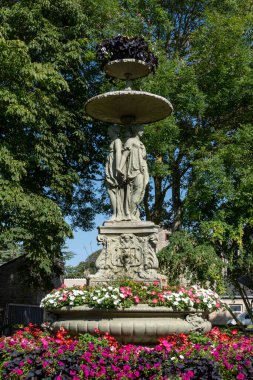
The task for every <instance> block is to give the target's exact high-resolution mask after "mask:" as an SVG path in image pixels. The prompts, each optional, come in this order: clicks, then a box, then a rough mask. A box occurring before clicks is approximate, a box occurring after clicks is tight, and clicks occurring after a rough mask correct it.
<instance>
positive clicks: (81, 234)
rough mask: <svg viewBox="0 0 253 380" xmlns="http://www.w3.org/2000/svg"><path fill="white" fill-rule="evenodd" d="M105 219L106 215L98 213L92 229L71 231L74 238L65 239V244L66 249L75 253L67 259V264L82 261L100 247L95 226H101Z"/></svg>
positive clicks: (75, 263)
mask: <svg viewBox="0 0 253 380" xmlns="http://www.w3.org/2000/svg"><path fill="white" fill-rule="evenodd" d="M106 219H108V216H105V215H103V214H99V215H97V216H96V219H95V223H96V228H95V229H94V230H92V231H83V230H80V229H77V230H76V231H74V232H73V233H74V239H68V240H67V241H66V246H67V247H68V250H70V251H72V252H73V253H75V256H74V257H73V259H71V260H68V261H67V263H66V264H67V265H77V264H78V263H80V261H84V260H85V259H86V258H87V256H89V255H90V254H91V253H92V252H94V251H96V250H97V249H98V248H102V246H101V245H98V244H97V235H98V229H97V227H98V226H101V225H102V224H103V222H104V221H105V220H106Z"/></svg>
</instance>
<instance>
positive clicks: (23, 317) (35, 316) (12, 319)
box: [3, 303, 43, 326]
mask: <svg viewBox="0 0 253 380" xmlns="http://www.w3.org/2000/svg"><path fill="white" fill-rule="evenodd" d="M42 322H43V309H41V308H40V307H39V306H38V305H23V304H15V303H9V304H7V305H6V307H5V312H4V321H3V325H4V326H12V325H16V324H22V325H27V324H28V323H36V324H41V323H42Z"/></svg>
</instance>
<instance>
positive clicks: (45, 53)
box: [0, 0, 117, 274]
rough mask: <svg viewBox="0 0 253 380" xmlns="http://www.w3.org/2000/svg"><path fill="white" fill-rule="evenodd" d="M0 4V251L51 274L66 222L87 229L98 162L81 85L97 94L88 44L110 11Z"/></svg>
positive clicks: (70, 1)
mask: <svg viewBox="0 0 253 380" xmlns="http://www.w3.org/2000/svg"><path fill="white" fill-rule="evenodd" d="M0 4H1V9H0V20H1V22H0V25H1V26H0V61H1V72H0V97H1V104H0V115H1V116H0V135H1V147H0V172H1V177H0V187H1V194H0V222H1V223H0V251H1V252H6V250H7V251H8V250H10V249H11V250H15V249H16V250H18V252H19V250H20V246H21V247H22V251H23V252H25V253H27V255H28V257H29V258H30V260H31V265H32V266H33V268H34V270H35V271H36V270H37V271H38V272H41V273H44V274H46V273H47V274H49V273H50V272H51V271H52V270H53V266H54V264H53V263H54V261H55V260H57V259H58V258H60V257H61V247H62V246H63V243H64V241H65V239H66V237H70V236H71V235H72V232H71V230H70V227H69V226H68V225H67V223H66V222H65V219H64V218H65V217H66V216H69V218H70V220H71V217H72V221H73V224H75V225H78V226H81V227H83V228H84V229H89V228H91V227H92V226H93V218H94V215H95V211H96V197H95V192H94V190H93V183H92V182H91V178H92V175H91V173H94V172H95V171H94V168H95V165H98V162H97V161H96V162H95V160H94V161H93V162H90V159H89V157H94V156H95V154H94V150H95V149H96V148H95V147H94V145H93V142H94V141H93V140H91V138H92V134H91V133H90V132H89V131H88V132H87V130H88V128H87V126H88V121H87V120H86V117H85V115H84V108H83V105H84V103H85V101H86V100H87V98H88V97H89V96H90V92H89V91H90V89H89V86H88V83H89V84H90V88H92V87H93V89H94V90H95V89H96V86H92V85H91V83H92V81H94V82H95V83H96V81H97V79H96V76H97V73H98V68H97V66H96V65H94V64H93V65H92V64H91V60H92V59H93V58H94V53H93V46H95V40H96V38H99V39H100V38H101V37H102V36H104V35H103V34H102V25H103V26H104V25H105V24H107V23H108V27H109V22H110V19H111V16H112V14H113V11H114V10H115V9H116V8H117V4H116V3H115V1H113V0H106V1H104V2H103V5H101V6H99V7H98V6H97V4H94V2H93V1H89V0H88V1H85V3H84V2H83V1H79V0H64V1H61V0H56V1H55V0H54V1H51V0H47V1H44V0H36V1H29V0H23V1H20V2H16V1H14V2H6V1H4V0H2V1H1V2H0ZM104 32H105V33H106V28H105V29H104ZM98 159H99V157H98ZM91 202H92V203H93V205H91ZM1 256H2V253H1Z"/></svg>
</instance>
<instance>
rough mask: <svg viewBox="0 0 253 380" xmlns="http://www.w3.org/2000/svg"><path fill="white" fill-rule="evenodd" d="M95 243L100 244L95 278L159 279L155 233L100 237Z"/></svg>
mask: <svg viewBox="0 0 253 380" xmlns="http://www.w3.org/2000/svg"><path fill="white" fill-rule="evenodd" d="M98 241H99V242H100V243H102V245H103V249H102V251H101V253H100V255H99V257H98V258H97V261H96V267H97V269H98V272H97V273H96V274H95V276H96V277H101V276H102V277H107V278H115V277H121V276H127V277H130V278H133V279H140V280H141V279H142V280H145V279H146V280H149V279H156V278H158V277H159V276H160V275H159V274H158V273H157V268H158V259H157V257H156V244H157V234H156V233H153V234H148V235H147V236H138V235H136V234H131V233H123V234H119V235H116V236H110V235H102V234H100V235H98Z"/></svg>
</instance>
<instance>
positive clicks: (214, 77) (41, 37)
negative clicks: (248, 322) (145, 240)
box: [0, 0, 253, 282]
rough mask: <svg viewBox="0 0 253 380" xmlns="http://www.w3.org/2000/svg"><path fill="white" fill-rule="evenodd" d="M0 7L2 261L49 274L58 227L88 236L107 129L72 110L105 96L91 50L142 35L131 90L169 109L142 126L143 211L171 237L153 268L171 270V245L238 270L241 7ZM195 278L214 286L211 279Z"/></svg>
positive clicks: (247, 82)
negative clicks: (15, 259)
mask: <svg viewBox="0 0 253 380" xmlns="http://www.w3.org/2000/svg"><path fill="white" fill-rule="evenodd" d="M0 4H1V5H2V7H1V10H0V20H1V21H0V37H1V39H0V54H1V66H2V70H1V73H0V81H1V82H0V83H1V86H0V95H1V103H0V134H1V155H0V162H1V195H0V197H1V198H0V220H1V231H0V232H1V234H0V249H1V251H4V250H5V251H6V249H7V250H8V249H13V245H14V246H16V245H17V246H18V248H19V249H20V250H23V249H24V250H25V251H26V252H28V253H29V254H30V255H31V257H33V259H34V260H35V261H38V265H39V266H40V267H41V268H42V269H43V268H44V270H50V268H51V263H52V259H53V258H54V257H57V255H59V252H60V248H61V246H62V244H63V242H64V239H65V238H66V237H67V236H70V235H71V230H70V228H69V226H68V225H67V223H66V222H65V220H64V217H66V216H69V218H71V221H72V223H73V225H75V226H79V227H81V228H84V229H89V228H91V227H92V226H93V225H92V222H93V217H94V215H95V213H96V212H99V211H101V210H102V209H103V210H106V209H108V198H107V196H106V195H105V188H104V185H103V181H102V178H103V162H104V160H105V157H106V149H107V147H106V140H107V139H106V126H105V125H104V124H103V123H101V122H96V121H92V120H91V119H89V118H87V115H85V113H84V107H83V106H84V103H85V101H86V100H87V99H88V98H89V97H91V96H92V95H94V94H98V93H101V92H102V91H103V90H108V89H111V87H112V83H111V82H110V81H108V80H107V79H106V78H105V77H104V76H103V74H101V71H99V66H98V63H97V62H96V59H95V44H96V42H100V41H101V40H102V39H103V38H105V37H110V36H115V35H117V34H122V35H128V36H137V35H143V36H144V37H145V39H146V40H147V41H148V42H149V45H150V47H151V48H152V49H153V52H154V53H155V54H156V55H158V57H159V67H158V70H157V71H156V74H155V76H152V75H150V76H149V77H148V78H144V79H140V80H137V81H135V82H136V83H135V84H134V86H136V88H141V89H142V90H147V91H150V92H153V93H155V94H158V95H161V96H164V97H168V98H169V100H170V101H171V103H172V104H173V107H174V113H173V115H172V116H171V117H169V118H167V119H166V120H165V121H161V122H158V123H155V124H152V125H148V126H146V127H145V131H146V133H145V145H146V148H147V152H148V163H149V170H150V174H151V180H150V183H149V186H148V188H147V191H146V195H145V198H144V202H143V209H142V213H143V216H144V217H146V218H147V219H148V220H152V221H154V222H155V223H157V224H161V225H164V226H166V227H168V228H169V229H170V230H171V231H172V233H173V234H174V233H175V234H176V235H174V237H173V235H172V237H171V239H172V243H171V246H170V248H168V249H167V251H166V252H167V253H166V254H164V255H163V260H165V261H166V260H167V262H168V263H169V262H171V260H172V259H171V257H172V256H171V255H172V253H173V252H174V253H175V249H174V248H173V247H176V246H177V247H178V248H177V249H176V251H177V252H179V255H178V260H180V254H181V255H184V257H187V255H189V257H190V256H191V253H190V252H193V251H194V252H201V254H200V253H199V255H200V256H201V257H202V262H205V263H206V264H205V265H208V262H210V260H209V259H210V257H216V259H217V268H220V265H221V264H222V263H226V266H227V267H228V272H227V273H228V275H230V278H231V279H232V278H233V279H235V278H236V276H237V275H238V274H239V272H240V273H241V272H245V271H246V270H250V268H252V227H253V221H252V198H253V192H252V151H253V150H252V149H253V140H252V133H251V131H252V112H253V109H252V104H253V103H252V96H253V95H252V84H253V81H252V78H253V77H252V18H253V16H252V14H253V13H252V3H251V2H250V1H249V0H246V1H244V0H224V1H222V2H220V1H217V0H200V1H198V0H182V1H176V0H159V1H156V0H137V1H132V0H105V1H103V2H101V3H99V4H97V3H95V2H93V1H92V0H87V1H83V0H64V1H62V0H55V1H52V0H36V1H29V0H22V1H13V2H11V3H10V2H9V1H3V0H2V1H0ZM113 86H114V87H115V88H122V83H118V82H117V81H116V82H115V83H114V84H113ZM99 180H100V181H99ZM99 192H100V193H99ZM96 194H97V197H99V198H100V199H99V201H98V199H97V197H96ZM180 234H181V235H180ZM180 236H181V238H182V241H181V242H179V240H178V239H179V237H180ZM182 242H185V246H184V247H183V245H182ZM186 246H188V249H185V247H186ZM212 255H216V256H212ZM204 256H205V257H204ZM46 257H47V259H45V258H46ZM192 257H193V256H192ZM195 257H196V255H195ZM166 258H167V259H166ZM219 260H220V261H219ZM165 261H163V265H165ZM183 261H184V262H185V263H187V260H183ZM200 261H201V260H200ZM218 261H219V263H218ZM190 262H192V261H191V260H190ZM176 267H177V266H175V268H176ZM178 268H179V267H178ZM51 269H52V268H51ZM193 269H194V265H192V270H193ZM218 271H220V269H218ZM197 273H198V271H196V274H197ZM205 273H207V274H208V275H207V276H206V277H207V278H209V279H212V281H214V282H215V281H216V280H217V275H218V274H217V273H218V272H217V271H216V272H215V271H212V273H211V272H210V271H209V272H208V271H207V272H205ZM215 279H216V280H215ZM202 280H203V281H204V280H206V278H205V279H204V278H202Z"/></svg>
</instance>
